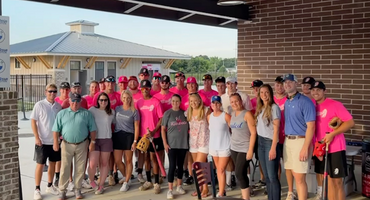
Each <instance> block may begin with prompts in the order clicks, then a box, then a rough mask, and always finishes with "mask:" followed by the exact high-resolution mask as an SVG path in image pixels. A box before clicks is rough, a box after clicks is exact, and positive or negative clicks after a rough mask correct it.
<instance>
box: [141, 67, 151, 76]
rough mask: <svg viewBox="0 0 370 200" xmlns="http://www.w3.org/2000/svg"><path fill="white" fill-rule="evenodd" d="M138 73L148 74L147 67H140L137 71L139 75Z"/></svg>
mask: <svg viewBox="0 0 370 200" xmlns="http://www.w3.org/2000/svg"><path fill="white" fill-rule="evenodd" d="M140 74H144V75H149V71H148V69H147V68H141V69H140V72H139V75H140Z"/></svg>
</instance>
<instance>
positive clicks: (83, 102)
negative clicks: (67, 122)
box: [62, 82, 88, 109]
mask: <svg viewBox="0 0 370 200" xmlns="http://www.w3.org/2000/svg"><path fill="white" fill-rule="evenodd" d="M71 92H72V93H77V94H79V95H81V93H82V88H81V83H80V82H73V83H72V88H71ZM81 107H82V108H85V109H88V105H87V101H86V99H85V98H83V97H82V98H81ZM62 108H63V109H65V108H69V99H65V100H64V101H63V103H62Z"/></svg>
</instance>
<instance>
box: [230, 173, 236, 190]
mask: <svg viewBox="0 0 370 200" xmlns="http://www.w3.org/2000/svg"><path fill="white" fill-rule="evenodd" d="M231 186H232V187H236V178H235V175H231Z"/></svg>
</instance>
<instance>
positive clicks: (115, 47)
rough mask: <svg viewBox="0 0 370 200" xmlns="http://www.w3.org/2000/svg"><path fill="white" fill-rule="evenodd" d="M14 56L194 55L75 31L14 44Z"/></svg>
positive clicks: (12, 46)
mask: <svg viewBox="0 0 370 200" xmlns="http://www.w3.org/2000/svg"><path fill="white" fill-rule="evenodd" d="M79 23H80V22H79ZM10 55H11V56H16V55H70V56H99V57H104V56H105V57H131V58H166V59H167V58H168V59H190V58H191V57H190V56H188V55H183V54H179V53H175V52H171V51H166V50H163V49H158V48H154V47H149V46H145V45H141V44H137V43H133V42H128V41H124V40H120V39H116V38H111V37H107V36H104V35H99V34H95V33H86V34H85V33H79V32H75V31H69V32H65V33H59V34H56V35H51V36H47V37H43V38H38V39H34V40H29V41H25V42H21V43H17V44H13V45H11V46H10Z"/></svg>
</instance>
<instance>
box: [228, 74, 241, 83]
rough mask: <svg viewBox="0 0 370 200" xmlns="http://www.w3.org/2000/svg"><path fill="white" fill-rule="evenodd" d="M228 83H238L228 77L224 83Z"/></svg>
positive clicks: (233, 78)
mask: <svg viewBox="0 0 370 200" xmlns="http://www.w3.org/2000/svg"><path fill="white" fill-rule="evenodd" d="M228 82H231V83H236V82H238V81H237V80H236V77H231V76H229V77H227V78H226V83H228Z"/></svg>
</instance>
